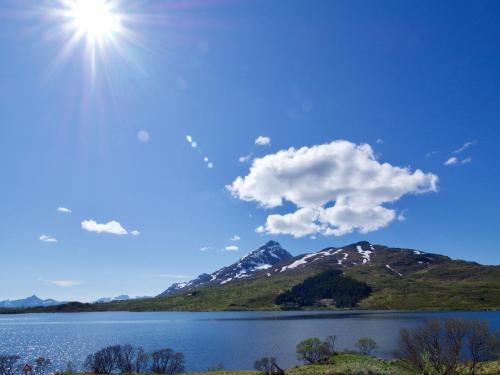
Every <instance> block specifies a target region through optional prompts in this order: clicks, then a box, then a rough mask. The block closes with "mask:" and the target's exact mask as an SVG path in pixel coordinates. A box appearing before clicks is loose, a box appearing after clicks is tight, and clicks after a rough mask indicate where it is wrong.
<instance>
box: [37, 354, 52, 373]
mask: <svg viewBox="0 0 500 375" xmlns="http://www.w3.org/2000/svg"><path fill="white" fill-rule="evenodd" d="M51 364H52V362H51V360H50V359H48V358H44V357H38V358H37V359H36V360H35V374H36V375H44V374H45V373H47V371H48V369H49V368H50V365H51Z"/></svg>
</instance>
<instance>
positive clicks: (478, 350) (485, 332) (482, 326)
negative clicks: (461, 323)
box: [466, 320, 499, 375]
mask: <svg viewBox="0 0 500 375" xmlns="http://www.w3.org/2000/svg"><path fill="white" fill-rule="evenodd" d="M466 338H467V342H466V350H467V352H468V355H469V357H470V366H469V371H468V372H469V374H470V375H474V374H475V373H476V368H477V364H478V363H479V362H481V361H485V360H488V359H491V358H492V357H494V355H495V354H497V355H498V349H499V341H498V337H497V336H496V335H494V334H492V333H491V331H490V329H489V327H488V324H487V323H486V322H484V321H480V320H471V321H469V322H468V324H467V332H466Z"/></svg>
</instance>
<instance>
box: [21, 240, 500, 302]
mask: <svg viewBox="0 0 500 375" xmlns="http://www.w3.org/2000/svg"><path fill="white" fill-rule="evenodd" d="M473 250H474V249H471V251H473ZM336 307H342V308H343V307H349V308H358V309H380V310H384V309H400V310H500V266H485V265H481V264H478V263H475V262H466V261H462V260H454V259H451V258H449V257H447V256H443V255H439V254H435V253H431V252H425V251H420V250H414V249H404V248H395V247H389V246H384V245H375V244H371V243H369V242H366V241H363V242H357V243H354V244H350V245H346V246H343V247H328V248H325V249H321V250H319V251H317V252H312V253H305V254H302V255H298V256H295V257H293V256H291V255H290V253H288V251H286V250H285V249H283V248H282V247H281V246H280V244H279V243H277V242H275V241H270V242H268V243H267V244H265V245H264V246H262V247H260V248H258V249H257V250H255V251H252V252H251V253H250V254H248V255H247V256H245V257H243V258H241V259H240V260H239V261H238V262H236V263H234V264H232V265H230V266H227V267H223V268H221V269H219V270H218V271H215V272H213V273H211V274H203V275H201V276H200V277H198V278H196V279H195V280H192V281H190V282H188V283H184V284H182V283H181V284H174V285H172V286H170V287H169V288H168V289H167V290H166V291H165V292H163V293H162V294H161V295H159V296H158V297H155V298H149V299H141V300H128V301H113V302H110V303H100V304H76V303H75V304H67V305H62V306H52V307H43V308H42V307H40V308H33V309H32V310H27V311H30V312H47V311H61V312H72V311H123V310H127V311H223V310H279V309H288V308H293V309H299V308H308V309H316V308H323V309H324V308H328V309H331V308H336ZM23 312H24V311H23Z"/></svg>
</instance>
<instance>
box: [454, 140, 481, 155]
mask: <svg viewBox="0 0 500 375" xmlns="http://www.w3.org/2000/svg"><path fill="white" fill-rule="evenodd" d="M475 145H477V141H471V142H465V143H464V145H463V146H462V147H460V148H459V149H457V150H455V151H454V153H455V154H460V153H461V152H463V151H465V150H467V149H468V148H469V147H473V146H475Z"/></svg>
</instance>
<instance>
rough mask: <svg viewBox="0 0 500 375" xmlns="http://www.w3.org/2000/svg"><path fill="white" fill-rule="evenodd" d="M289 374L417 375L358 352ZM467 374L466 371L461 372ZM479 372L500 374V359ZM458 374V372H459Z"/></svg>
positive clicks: (230, 374) (247, 374)
mask: <svg viewBox="0 0 500 375" xmlns="http://www.w3.org/2000/svg"><path fill="white" fill-rule="evenodd" d="M285 373H286V374H287V375H346V374H353V375H354V374H359V375H361V374H363V375H365V374H373V375H375V374H377V375H416V373H415V372H412V371H410V370H408V369H406V368H405V367H404V366H403V364H402V363H401V362H400V361H398V360H384V359H379V358H375V357H371V356H366V355H362V354H357V353H339V354H337V355H335V356H334V357H333V360H332V363H331V364H326V365H305V366H298V367H294V368H290V369H286V370H285ZM195 374H196V375H259V374H262V373H259V372H257V371H214V372H198V373H190V375H195ZM459 374H460V375H462V374H463V375H465V374H466V372H465V371H464V372H461V373H459ZM477 374H481V375H486V374H488V375H491V374H500V361H494V362H485V363H481V364H480V366H479V367H478V371H477ZM457 375H458V374H457Z"/></svg>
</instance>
